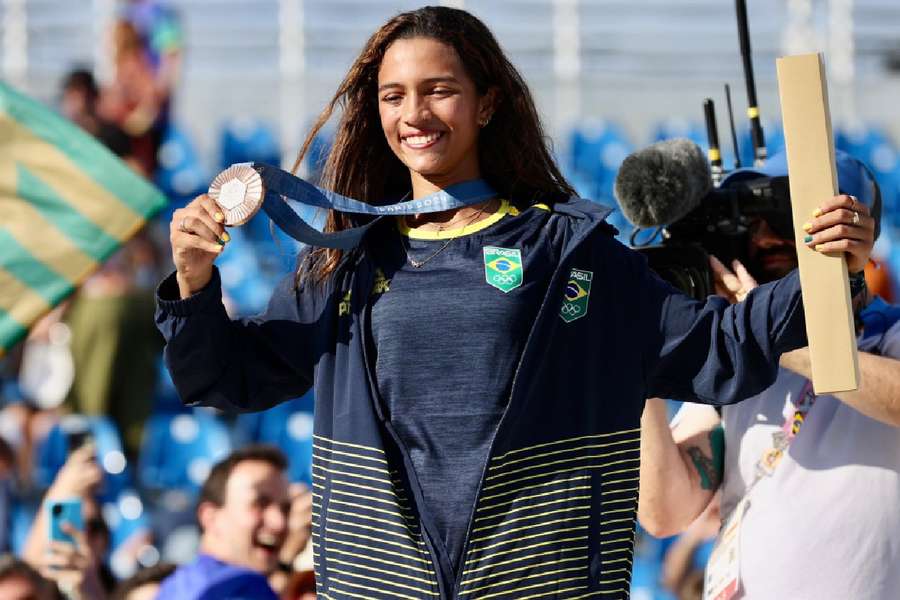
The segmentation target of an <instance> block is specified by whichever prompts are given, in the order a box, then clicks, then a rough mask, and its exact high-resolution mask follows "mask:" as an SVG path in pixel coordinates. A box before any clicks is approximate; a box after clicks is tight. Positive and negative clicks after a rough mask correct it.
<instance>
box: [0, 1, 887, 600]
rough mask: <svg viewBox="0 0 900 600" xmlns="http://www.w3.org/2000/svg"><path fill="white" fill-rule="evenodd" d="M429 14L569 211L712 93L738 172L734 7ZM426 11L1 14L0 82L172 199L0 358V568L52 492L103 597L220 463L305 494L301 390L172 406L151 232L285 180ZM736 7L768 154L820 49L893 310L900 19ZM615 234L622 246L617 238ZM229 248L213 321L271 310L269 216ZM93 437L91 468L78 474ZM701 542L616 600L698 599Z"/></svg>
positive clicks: (87, 9) (695, 538)
mask: <svg viewBox="0 0 900 600" xmlns="http://www.w3.org/2000/svg"><path fill="white" fill-rule="evenodd" d="M442 3H443V4H450V5H453V6H457V7H462V8H466V9H467V10H470V11H472V12H474V13H475V14H476V15H478V16H479V17H481V18H482V19H484V21H485V22H486V23H487V24H488V25H489V26H490V27H491V28H492V29H493V31H494V32H495V34H496V35H497V37H498V39H499V41H500V43H501V44H502V45H503V47H504V48H505V49H506V50H507V52H508V53H509V55H510V56H511V58H512V59H513V61H514V63H515V64H516V65H517V66H518V67H519V68H520V69H521V71H522V72H523V74H524V75H525V77H526V79H527V80H528V82H529V84H530V85H531V87H532V90H533V92H534V93H535V96H536V98H537V101H538V104H539V108H540V109H541V112H542V116H543V118H544V120H545V124H546V125H547V128H548V131H549V132H550V134H551V138H552V142H553V146H554V149H555V151H556V154H557V156H558V160H559V162H560V164H561V165H562V167H563V169H564V172H565V173H566V174H567V176H568V177H569V178H570V180H571V181H572V182H573V183H574V184H575V186H576V188H577V189H578V190H579V192H580V193H581V195H583V196H584V197H588V198H591V199H594V200H596V201H598V202H602V203H607V204H614V202H615V200H614V199H613V197H612V186H613V180H614V177H615V173H616V170H617V168H618V166H619V164H620V163H621V161H622V160H623V159H624V158H625V156H627V154H628V153H629V152H631V151H633V150H635V149H637V148H640V147H642V146H644V145H646V144H648V143H650V142H653V141H656V140H660V139H666V138H672V137H688V138H691V139H693V140H695V141H696V142H697V143H698V144H700V145H701V146H704V147H705V146H706V133H705V129H704V127H703V123H702V117H703V113H702V109H701V103H702V101H703V99H704V98H706V97H711V98H713V99H714V100H716V102H717V108H718V118H719V132H720V137H721V138H722V146H723V150H724V157H725V165H726V167H730V166H731V165H733V163H734V153H733V150H732V148H731V144H730V143H729V142H728V137H729V136H728V134H727V114H726V112H725V108H724V94H723V84H724V83H730V84H731V86H732V90H733V97H734V102H735V107H734V108H735V115H736V122H737V128H738V132H737V133H738V141H739V153H740V156H741V157H742V160H743V163H744V164H745V165H748V164H751V163H752V156H753V155H752V148H751V143H750V136H749V130H748V127H747V121H746V118H744V116H743V115H744V114H745V112H746V106H747V104H746V96H745V94H744V88H743V76H742V71H741V62H740V55H739V50H738V43H737V33H736V24H735V17H734V6H733V4H732V3H730V2H721V1H716V0H679V1H678V2H666V1H663V0H628V1H626V0H555V1H553V0H457V1H453V2H442ZM419 5H420V3H419V2H411V1H408V0H252V1H243V2H242V1H238V0H170V1H163V0H159V1H156V0H137V1H132V2H128V1H116V0H2V1H0V42H2V43H0V69H2V78H3V80H4V81H6V82H7V83H10V84H12V85H13V86H15V87H16V88H18V89H19V90H21V91H23V92H25V93H28V94H30V95H32V96H34V97H36V98H39V99H41V100H42V101H44V102H46V103H47V104H49V105H52V106H55V107H56V108H57V109H58V110H59V111H60V112H61V113H62V114H64V115H65V116H66V117H67V118H69V119H71V120H72V121H74V122H76V123H78V124H79V125H80V126H82V127H83V128H84V129H86V130H88V131H89V132H90V133H92V134H94V135H95V136H96V137H97V138H98V139H100V140H101V141H102V142H103V143H104V144H106V145H107V146H108V147H109V148H110V149H111V150H112V151H113V152H115V153H116V154H118V155H119V156H121V157H122V158H123V159H124V160H126V161H127V162H128V163H129V164H130V165H132V166H133V167H134V168H135V169H136V170H137V171H138V172H140V173H141V174H143V175H144V176H145V177H147V178H148V179H150V180H151V181H153V182H154V183H155V184H156V185H158V186H159V187H160V189H161V190H163V191H164V193H165V194H166V195H167V196H168V198H169V199H170V205H169V207H168V208H167V209H166V210H164V211H163V213H162V214H160V215H159V216H158V217H157V218H156V219H155V220H154V221H152V222H151V223H149V224H148V225H147V227H146V228H145V229H144V230H143V231H142V232H141V233H140V234H139V235H138V236H137V237H135V238H134V239H133V240H132V241H131V242H129V243H128V244H127V245H126V246H125V247H124V248H123V249H122V250H121V251H120V252H119V253H118V254H116V255H115V257H113V259H111V260H110V261H109V262H108V263H107V264H106V265H104V267H103V268H102V269H101V271H99V272H98V273H97V274H95V275H93V276H92V277H91V278H90V279H89V280H88V281H87V282H86V283H85V284H84V285H83V286H82V288H81V289H79V291H78V292H77V294H76V295H75V296H74V297H72V298H71V299H70V300H69V301H67V302H66V303H65V304H64V305H63V306H61V307H59V308H58V309H57V310H55V311H54V312H53V313H51V314H50V315H48V317H46V318H45V319H43V320H42V321H41V322H40V323H38V324H37V325H36V326H35V327H34V329H33V330H32V332H31V334H30V336H29V338H28V340H26V342H25V343H23V344H21V345H20V346H19V347H18V348H17V349H15V350H14V351H13V352H11V353H10V354H9V355H8V356H7V357H5V358H4V359H2V361H0V552H7V553H12V554H16V555H22V554H27V551H28V544H29V533H30V532H31V533H32V534H33V532H32V531H31V530H32V527H33V523H34V519H35V515H36V513H37V511H38V507H39V505H40V501H41V498H42V497H43V495H44V494H45V493H46V491H47V490H48V489H50V488H53V486H57V487H59V486H63V487H65V486H68V487H67V488H66V489H67V490H69V491H72V490H75V491H77V492H78V493H79V494H83V495H84V497H85V499H86V501H88V502H89V503H92V504H91V505H92V506H93V507H94V509H93V510H94V514H93V515H92V516H91V517H90V518H89V519H88V521H87V524H88V525H89V526H90V527H89V530H90V531H94V532H95V533H96V535H97V553H98V554H99V555H100V556H102V557H103V572H104V577H105V578H106V580H105V581H106V585H107V586H108V588H109V589H112V588H114V587H115V582H116V581H117V580H122V579H125V578H128V577H129V576H131V575H133V574H134V573H136V572H138V571H139V570H141V569H144V568H147V567H152V566H153V565H157V564H160V563H180V562H185V561H188V560H190V559H191V558H192V557H193V556H194V554H195V553H196V549H197V540H198V530H197V526H196V520H195V518H194V506H195V502H196V498H197V493H198V491H199V489H200V486H201V485H202V483H203V482H204V480H205V479H206V476H207V474H208V473H209V470H210V468H211V466H212V465H213V464H215V463H216V462H217V461H218V460H220V459H222V458H223V457H224V456H226V455H227V454H228V453H229V452H230V451H231V450H232V449H235V448H239V447H241V446H243V445H245V444H249V443H255V442H262V443H270V444H275V445H277V446H279V447H280V448H282V449H283V450H284V452H285V453H286V455H287V456H288V458H289V461H290V466H289V475H290V479H291V481H292V482H294V483H296V484H301V485H305V486H310V485H311V473H310V471H311V467H310V460H311V458H310V457H311V450H312V407H313V398H312V396H311V394H308V395H306V396H304V397H302V398H297V399H295V400H292V401H290V402H287V403H285V404H282V405H280V406H278V407H276V408H274V409H272V410H270V411H267V412H265V413H260V414H250V415H241V416H233V415H222V414H217V413H214V412H211V411H208V410H201V409H189V408H185V407H183V406H182V405H181V402H180V401H179V399H178V397H177V394H176V392H175V390H174V388H173V387H172V384H171V381H170V380H169V378H168V376H167V373H166V371H165V368H164V367H163V366H162V363H161V359H160V352H161V348H162V341H161V338H160V336H159V335H158V334H157V332H156V330H155V327H154V323H153V291H154V288H155V285H156V283H157V282H158V281H159V279H160V278H161V277H162V276H164V275H165V274H166V273H167V272H168V269H169V258H168V248H167V243H168V241H167V238H168V218H169V215H170V214H171V211H172V210H174V209H175V208H178V207H179V206H182V205H183V204H185V203H186V202H187V201H189V200H190V199H191V198H193V197H194V196H195V195H196V194H199V193H202V192H204V191H205V190H206V187H207V186H208V183H209V181H210V180H211V179H212V177H213V176H214V175H215V174H216V173H217V172H218V171H219V170H220V169H222V168H224V167H226V166H228V165H230V164H232V163H235V162H243V161H250V160H254V161H262V162H268V163H272V164H282V165H287V166H290V165H291V164H292V163H293V160H294V156H295V154H296V152H297V150H298V149H299V146H300V143H301V141H302V139H303V138H304V137H305V133H306V131H307V128H308V127H309V126H310V124H311V122H312V120H313V119H314V117H315V116H316V114H317V113H318V111H319V110H320V109H321V108H322V107H323V106H324V104H325V102H326V101H327V99H328V98H330V96H331V95H332V93H333V92H334V89H335V88H336V86H337V84H338V82H339V81H340V79H341V78H342V77H343V75H344V73H345V72H346V69H347V67H348V66H349V65H350V63H351V61H352V60H353V58H354V57H355V55H356V53H357V52H358V50H359V49H360V48H361V46H362V44H363V42H364V41H365V39H366V38H367V37H368V35H369V34H370V33H371V32H372V31H374V30H375V28H376V27H377V26H379V25H380V24H381V23H382V22H383V21H385V20H386V19H387V18H388V17H389V16H391V15H392V14H394V13H396V12H398V11H401V10H406V9H411V8H415V7H417V6H419ZM748 5H749V6H748V8H749V18H750V29H751V34H752V42H753V48H754V63H755V69H756V79H757V86H758V95H759V101H760V109H761V113H762V116H763V124H764V130H765V133H766V139H767V142H768V144H769V154H770V155H771V154H772V153H774V152H775V151H777V150H778V149H779V148H780V147H782V146H783V137H782V135H781V131H780V124H779V123H780V117H779V114H778V94H777V88H776V82H775V60H774V59H775V57H777V56H780V55H784V54H789V53H797V52H807V51H817V50H818V51H824V52H825V58H826V64H827V65H828V77H829V86H830V95H831V106H832V116H833V119H834V123H835V133H836V145H837V146H838V147H839V148H842V149H844V150H846V151H847V152H849V153H851V154H853V155H854V156H857V157H858V158H860V159H862V160H864V161H865V162H867V164H868V165H869V166H870V167H871V168H872V169H873V171H874V172H875V174H876V176H877V177H878V179H879V183H880V185H881V189H882V194H883V201H884V218H883V224H882V231H883V235H882V236H881V239H880V240H879V243H878V245H877V246H876V250H875V255H876V258H877V263H878V265H877V267H873V268H872V269H871V271H870V272H869V273H868V275H869V276H870V286H871V287H872V288H873V289H875V290H876V291H877V293H879V294H880V295H881V296H883V297H885V298H886V299H888V300H891V299H893V298H898V297H900V295H898V294H900V287H898V286H900V278H898V277H897V276H896V274H900V160H898V143H900V113H898V106H900V103H898V98H900V2H897V0H855V1H854V0H829V1H825V0H821V1H815V0H752V1H750V2H748ZM328 147H329V138H328V134H327V133H326V134H325V135H322V136H321V138H320V139H318V140H316V144H315V145H314V146H313V151H312V152H311V155H310V156H309V157H308V160H307V161H306V163H305V164H304V165H303V166H302V172H303V174H304V175H306V176H307V177H310V178H315V174H316V167H317V165H318V164H319V163H320V161H321V159H322V157H324V156H325V155H326V154H327V152H328ZM612 220H613V221H614V224H616V226H618V227H619V228H620V230H621V231H622V236H623V239H627V235H628V233H629V231H630V226H629V225H628V224H627V223H626V222H625V221H624V220H622V218H621V217H620V216H614V217H613V218H612ZM232 238H233V241H232V242H230V243H229V245H228V247H227V249H226V251H225V252H224V253H223V256H222V257H221V259H220V260H219V267H220V269H221V273H222V280H223V285H224V288H225V293H226V304H227V306H228V309H229V311H230V313H231V314H232V315H233V316H245V315H250V314H253V313H255V312H257V311H259V310H260V309H261V308H262V307H263V306H264V304H265V302H266V301H267V299H268V296H269V293H270V291H271V289H272V287H273V285H274V284H275V282H276V281H277V280H278V279H280V277H281V276H283V275H284V274H285V273H287V272H288V271H290V269H291V268H292V264H293V258H294V256H295V255H296V252H297V250H298V248H297V246H296V244H295V243H294V242H293V241H292V240H291V239H290V238H287V237H286V236H284V235H282V234H280V232H278V231H276V230H274V228H272V227H270V224H269V223H268V221H267V220H265V218H264V217H263V216H259V217H256V218H255V219H254V220H253V221H252V222H251V223H250V224H249V225H248V226H245V227H242V228H239V229H236V230H234V231H233V232H232ZM86 437H87V438H89V439H91V440H92V441H93V445H94V448H95V456H96V467H99V470H98V471H97V472H96V473H95V472H94V471H92V470H91V469H92V468H93V467H86V466H85V465H84V464H83V463H78V462H77V461H74V462H73V460H72V456H73V455H72V454H71V452H72V450H73V449H74V446H76V445H78V444H79V443H81V441H83V440H84V439H85V438H86ZM67 461H68V462H67ZM88 471H90V473H88ZM91 528H93V529H91ZM708 530H709V527H707V528H705V529H704V527H703V526H702V524H700V525H698V526H697V527H696V528H694V529H692V530H691V531H690V532H688V534H685V536H683V537H682V538H680V539H677V540H672V539H669V540H656V539H653V538H651V537H650V536H647V535H640V536H639V538H638V545H637V549H636V561H635V570H634V580H633V588H632V597H633V598H636V599H649V598H659V599H664V598H690V597H692V596H691V593H692V592H689V591H687V590H689V589H694V588H695V587H696V585H694V586H693V587H692V586H691V585H690V582H691V581H692V579H691V578H692V577H693V579H694V580H696V576H697V573H699V570H700V569H702V565H703V563H704V561H705V554H704V550H703V548H704V547H705V546H704V545H703V543H702V541H703V540H704V539H706V538H708V537H709V536H710V534H711V532H710V531H708ZM714 530H715V529H714V528H713V529H712V530H711V531H712V532H714ZM667 556H668V561H667V562H664V561H666V557H667ZM694 583H696V582H695V581H694Z"/></svg>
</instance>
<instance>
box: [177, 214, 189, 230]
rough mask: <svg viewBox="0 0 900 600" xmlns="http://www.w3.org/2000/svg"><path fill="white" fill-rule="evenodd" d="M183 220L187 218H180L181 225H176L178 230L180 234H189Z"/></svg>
mask: <svg viewBox="0 0 900 600" xmlns="http://www.w3.org/2000/svg"><path fill="white" fill-rule="evenodd" d="M185 219H187V217H181V223H179V224H178V229H179V230H180V231H181V232H182V233H190V231H188V229H187V227H186V226H185V224H184V221H185Z"/></svg>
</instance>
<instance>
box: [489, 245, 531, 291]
mask: <svg viewBox="0 0 900 600" xmlns="http://www.w3.org/2000/svg"><path fill="white" fill-rule="evenodd" d="M484 278H485V280H486V281H487V282H488V283H489V284H490V285H492V286H494V287H495V288H497V289H498V290H500V291H501V292H503V293H504V294H505V293H507V292H509V291H510V290H514V289H516V288H517V287H519V286H520V285H522V280H523V279H524V271H523V270H522V252H521V251H520V250H519V249H518V248H497V247H496V246H485V247H484Z"/></svg>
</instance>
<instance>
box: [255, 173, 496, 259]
mask: <svg viewBox="0 0 900 600" xmlns="http://www.w3.org/2000/svg"><path fill="white" fill-rule="evenodd" d="M238 166H249V167H251V168H253V169H254V170H255V171H256V172H257V173H259V175H260V177H261V178H262V181H263V189H264V190H265V196H264V198H263V203H262V209H263V211H265V213H266V214H267V215H268V216H269V218H270V219H272V221H274V222H275V224H276V225H278V227H280V228H281V229H282V230H283V231H284V232H285V233H287V234H288V235H289V236H291V237H292V238H294V239H296V240H297V241H299V242H302V243H304V244H310V245H313V246H322V247H325V248H339V249H342V250H350V249H352V248H355V247H356V246H357V245H359V243H360V241H361V240H362V238H363V236H364V235H365V234H366V232H367V231H368V230H369V228H370V227H372V225H374V224H375V223H377V222H378V221H379V220H380V219H381V218H382V217H384V216H386V215H410V214H417V213H431V212H441V211H445V210H452V209H456V208H462V207H464V206H471V205H473V204H478V203H480V202H484V201H485V200H489V199H491V198H494V197H495V196H496V195H497V193H496V192H495V191H494V189H493V188H491V186H490V185H488V183H487V182H486V181H484V180H482V179H475V180H472V181H464V182H462V183H457V184H454V185H451V186H449V187H447V188H446V189H443V190H439V191H437V192H435V193H433V194H429V195H428V196H425V197H422V198H416V199H414V200H406V201H401V202H396V203H393V204H387V205H381V206H375V205H372V204H366V203H365V202H361V201H359V200H355V199H353V198H348V197H347V196H342V195H341V194H338V193H336V192H333V191H330V190H325V189H322V188H319V187H316V186H314V185H313V184H311V183H309V182H307V181H304V180H302V179H300V178H299V177H297V176H295V175H292V174H290V173H287V172H286V171H283V170H281V169H279V168H277V167H273V166H271V165H266V164H263V163H243V164H242V165H238ZM290 201H293V202H298V203H300V204H304V205H306V206H314V207H317V208H323V209H327V210H337V211H340V212H347V213H355V214H364V215H375V216H376V218H375V219H373V220H372V221H370V222H369V223H366V224H365V225H361V226H359V227H353V228H351V229H345V230H343V231H337V232H333V233H324V232H321V231H319V230H317V229H315V228H314V227H311V226H310V225H309V224H308V223H307V222H306V221H304V220H303V219H302V218H301V217H300V215H298V214H297V212H296V211H295V210H294V209H292V208H291V207H290V205H289V204H288V202H290Z"/></svg>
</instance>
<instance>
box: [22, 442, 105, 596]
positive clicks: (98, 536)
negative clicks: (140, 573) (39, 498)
mask: <svg viewBox="0 0 900 600" xmlns="http://www.w3.org/2000/svg"><path fill="white" fill-rule="evenodd" d="M94 454H95V449H94V445H93V443H91V442H90V441H88V442H86V443H84V444H82V445H81V446H80V447H77V448H75V449H74V450H73V451H72V453H71V454H70V455H69V458H68V460H66V462H65V464H64V465H63V467H62V468H61V469H60V471H59V473H57V475H56V479H54V480H53V483H52V484H51V485H50V488H48V490H47V493H46V494H45V495H44V501H43V505H42V509H41V510H39V511H38V513H37V515H36V517H35V520H34V523H33V524H32V526H31V530H30V531H29V532H28V537H27V538H26V541H25V546H24V549H23V552H22V555H23V558H25V560H27V561H28V562H29V563H31V564H32V565H33V566H34V567H35V568H37V569H38V570H39V571H40V573H41V574H42V575H43V576H44V577H45V578H47V579H49V580H51V581H54V582H55V583H56V585H57V587H58V588H59V590H60V591H61V592H62V593H63V594H64V595H66V596H67V597H68V598H72V599H76V600H95V599H98V600H104V599H105V598H106V597H107V593H108V589H107V584H109V583H112V580H111V577H109V575H108V573H105V569H104V566H103V565H102V563H101V559H102V556H103V553H104V552H105V546H106V545H108V543H109V539H108V530H107V529H106V527H105V523H103V521H102V517H101V515H100V507H99V506H98V505H97V502H96V500H95V499H94V496H93V494H94V491H95V490H96V489H97V486H99V485H100V482H101V480H102V478H103V474H102V471H101V469H100V466H99V465H97V462H96V460H95V456H94ZM98 525H99V527H98Z"/></svg>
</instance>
